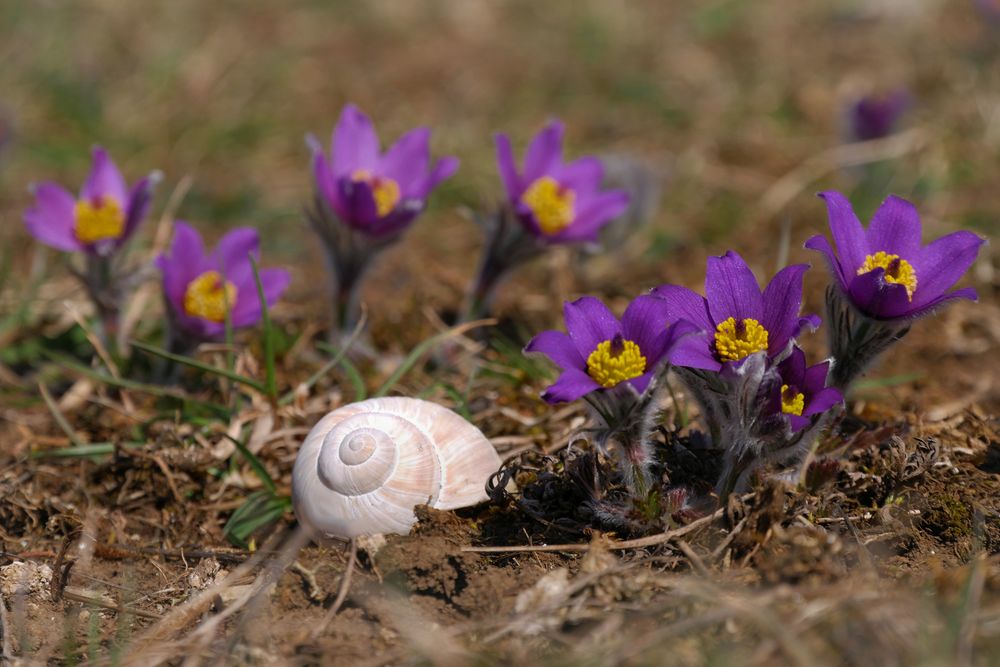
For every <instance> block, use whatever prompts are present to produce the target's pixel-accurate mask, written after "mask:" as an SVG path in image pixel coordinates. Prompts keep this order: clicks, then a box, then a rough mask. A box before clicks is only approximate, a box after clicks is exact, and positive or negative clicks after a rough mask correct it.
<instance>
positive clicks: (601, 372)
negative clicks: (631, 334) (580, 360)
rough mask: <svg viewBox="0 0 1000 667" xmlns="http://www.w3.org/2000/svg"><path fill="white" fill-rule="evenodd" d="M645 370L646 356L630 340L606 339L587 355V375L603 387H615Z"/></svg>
mask: <svg viewBox="0 0 1000 667" xmlns="http://www.w3.org/2000/svg"><path fill="white" fill-rule="evenodd" d="M645 372H646V357H644V356H642V350H640V349H639V346H638V345H636V344H635V343H633V342H632V341H630V340H622V339H616V340H606V341H604V342H603V343H601V344H599V345H598V346H597V349H595V350H594V351H593V352H591V353H590V356H589V357H587V375H589V376H590V377H592V378H593V379H594V381H595V382H597V384H599V385H601V386H602V387H606V388H610V387H614V386H615V385H617V384H618V383H620V382H624V381H625V380H631V379H632V378H636V377H639V376H640V375H642V374H643V373H645Z"/></svg>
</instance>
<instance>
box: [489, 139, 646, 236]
mask: <svg viewBox="0 0 1000 667" xmlns="http://www.w3.org/2000/svg"><path fill="white" fill-rule="evenodd" d="M562 140H563V124H562V123H560V122H558V121H552V122H550V123H549V124H548V125H547V126H546V127H545V128H544V129H543V130H542V131H541V132H539V133H538V134H537V135H535V138H534V139H532V141H531V144H530V145H529V146H528V151H527V153H526V154H525V157H524V172H523V173H519V172H518V170H517V165H516V163H515V162H514V152H513V150H512V149H511V145H510V139H509V138H508V137H507V135H505V134H497V135H496V146H497V166H498V167H499V170H500V178H501V179H502V180H503V184H504V187H505V188H506V190H507V197H508V198H509V200H510V203H511V205H512V206H513V208H514V211H515V212H516V213H517V217H518V219H519V221H520V222H521V224H522V225H523V226H524V228H525V229H527V230H528V231H529V232H530V233H531V234H532V235H534V236H536V237H538V238H539V239H541V240H543V241H545V242H548V243H572V242H575V241H597V235H598V232H600V230H601V227H603V226H604V225H606V224H607V223H609V222H611V221H612V220H613V219H614V218H616V217H618V216H619V215H621V214H622V213H624V212H625V209H627V208H628V203H629V195H628V193H627V192H625V191H624V190H605V191H602V190H601V189H600V187H601V180H602V179H603V178H604V167H603V165H602V164H601V161H600V160H598V159H597V158H595V157H584V158H580V159H579V160H576V161H575V162H570V163H569V164H563V161H562Z"/></svg>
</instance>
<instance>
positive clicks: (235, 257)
mask: <svg viewBox="0 0 1000 667" xmlns="http://www.w3.org/2000/svg"><path fill="white" fill-rule="evenodd" d="M251 255H253V257H254V258H255V260H257V259H259V257H260V238H259V236H258V235H257V231H256V230H255V229H251V228H249V227H239V228H237V229H234V230H232V231H231V232H229V233H228V234H226V235H225V236H223V237H222V239H220V240H219V244H218V245H217V246H216V248H215V251H214V252H212V253H210V254H206V253H205V246H204V243H203V242H202V239H201V235H200V234H198V232H197V231H196V230H195V229H194V228H193V227H191V226H189V225H187V224H185V223H183V222H177V223H176V225H175V227H174V241H173V245H171V247H170V252H169V254H163V255H160V256H159V257H158V258H157V259H156V265H157V267H159V269H160V271H161V272H162V273H163V294H164V296H165V297H166V301H167V305H168V306H169V307H170V311H171V314H172V316H173V320H172V321H173V322H175V323H176V324H177V326H178V327H179V328H180V330H181V331H183V332H184V333H185V334H187V335H188V336H191V337H194V338H197V339H200V340H215V339H219V338H221V337H222V336H223V334H224V333H225V331H226V315H227V311H228V313H229V316H230V322H231V324H232V326H233V328H234V329H237V328H240V327H247V326H251V325H253V324H256V323H257V322H258V321H260V318H261V314H262V309H261V304H260V296H259V295H258V293H257V283H256V281H255V280H254V276H253V266H252V265H251V263H250V256H251ZM290 280H291V276H290V274H289V273H288V271H286V270H285V269H260V283H261V286H262V287H263V288H264V298H265V300H266V301H267V306H268V308H270V307H271V306H273V305H274V303H275V302H276V301H277V300H278V299H279V298H280V297H281V295H282V293H283V292H284V291H285V288H287V287H288V283H289V281H290Z"/></svg>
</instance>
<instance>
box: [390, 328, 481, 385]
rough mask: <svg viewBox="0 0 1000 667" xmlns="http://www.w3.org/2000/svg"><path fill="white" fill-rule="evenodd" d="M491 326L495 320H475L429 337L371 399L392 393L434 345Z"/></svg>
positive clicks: (398, 367) (411, 353)
mask: <svg viewBox="0 0 1000 667" xmlns="http://www.w3.org/2000/svg"><path fill="white" fill-rule="evenodd" d="M491 324H496V320H493V319H488V320H477V321H475V322H466V323H465V324H459V325H458V326H454V327H452V328H450V329H448V330H447V331H442V332H441V333H439V334H436V335H434V336H431V337H430V338H428V339H427V340H425V341H423V342H421V343H420V344H419V345H417V346H416V347H415V348H413V349H412V350H411V351H410V353H409V354H408V355H407V356H406V358H405V359H403V361H402V363H400V364H399V366H397V367H396V370H394V371H393V372H392V375H390V376H389V379H388V380H386V381H385V383H384V384H383V385H382V386H381V387H379V388H378V391H376V392H375V393H374V394H372V397H373V398H379V397H381V396H385V395H386V394H388V393H389V392H390V391H392V388H393V387H395V386H396V384H397V383H398V382H399V381H400V380H401V379H402V378H403V376H404V375H406V374H407V373H408V372H410V369H412V368H413V367H414V366H416V365H417V362H418V361H420V358H421V357H422V356H424V355H425V354H427V352H429V351H430V349H431V348H433V347H434V346H435V345H438V344H439V343H442V342H444V341H445V340H447V339H449V338H454V337H455V336H460V335H462V334H463V333H465V332H466V331H469V330H471V329H477V328H479V327H482V326H489V325H491Z"/></svg>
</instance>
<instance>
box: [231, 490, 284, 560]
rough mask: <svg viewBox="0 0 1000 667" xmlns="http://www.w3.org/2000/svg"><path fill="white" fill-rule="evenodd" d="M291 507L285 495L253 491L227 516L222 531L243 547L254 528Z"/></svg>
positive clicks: (282, 513) (261, 525) (266, 523)
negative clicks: (227, 518)
mask: <svg viewBox="0 0 1000 667" xmlns="http://www.w3.org/2000/svg"><path fill="white" fill-rule="evenodd" d="M291 507H292V502H291V499H290V498H288V497H287V496H275V495H272V494H270V493H268V492H267V491H263V490H262V491H254V492H253V493H251V494H250V495H249V496H247V499H246V502H244V503H243V504H242V505H240V506H239V508H237V510H236V511H235V512H233V514H232V516H230V517H229V521H227V522H226V525H225V527H224V528H223V529H222V533H223V535H225V536H226V539H228V540H229V541H230V542H232V543H233V544H235V545H237V546H239V547H243V548H244V549H245V548H247V538H248V537H250V535H252V534H253V532H254V531H255V530H257V529H258V528H261V527H263V526H266V525H268V524H270V523H273V522H275V521H277V520H278V519H280V518H281V517H282V515H284V513H285V512H287V511H288V510H289V509H291Z"/></svg>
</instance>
